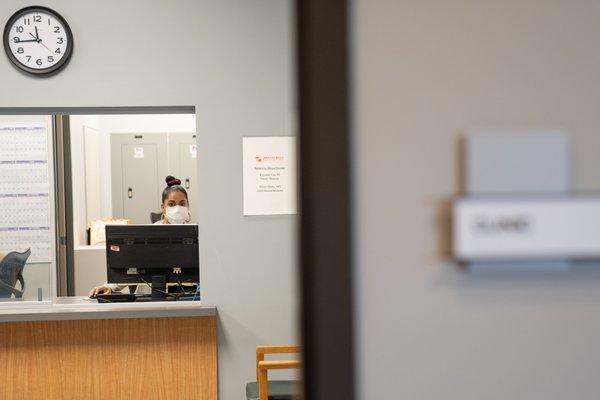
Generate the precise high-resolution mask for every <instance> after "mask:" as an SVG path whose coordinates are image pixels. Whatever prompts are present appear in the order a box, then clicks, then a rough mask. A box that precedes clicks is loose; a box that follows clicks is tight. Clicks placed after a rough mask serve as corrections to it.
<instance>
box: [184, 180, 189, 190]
mask: <svg viewBox="0 0 600 400" xmlns="http://www.w3.org/2000/svg"><path fill="white" fill-rule="evenodd" d="M185 188H186V189H189V188H190V178H185Z"/></svg>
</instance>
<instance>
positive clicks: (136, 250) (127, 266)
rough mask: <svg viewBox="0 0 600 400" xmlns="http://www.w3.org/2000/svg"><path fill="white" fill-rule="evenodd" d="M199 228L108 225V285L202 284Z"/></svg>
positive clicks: (194, 226)
mask: <svg viewBox="0 0 600 400" xmlns="http://www.w3.org/2000/svg"><path fill="white" fill-rule="evenodd" d="M198 259H199V254H198V225H191V224H185V225H166V224H162V225H106V264H107V271H106V272H107V278H108V279H107V281H108V283H132V284H134V283H135V284H140V283H143V282H144V281H148V282H149V281H151V279H152V275H165V276H166V278H167V283H179V282H188V283H190V282H198V281H199V280H200V277H199V275H200V269H199V260H198Z"/></svg>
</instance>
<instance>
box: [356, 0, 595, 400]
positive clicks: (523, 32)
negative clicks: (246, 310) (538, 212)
mask: <svg viewBox="0 0 600 400" xmlns="http://www.w3.org/2000/svg"><path fill="white" fill-rule="evenodd" d="M353 3H354V4H353V6H354V17H353V23H354V29H355V30H354V40H355V42H354V55H353V56H354V60H355V61H356V64H355V65H354V71H353V73H354V81H353V82H354V91H355V92H354V93H355V96H356V97H355V100H354V111H355V114H354V115H355V121H354V123H355V136H354V143H353V146H354V159H353V166H354V173H355V179H354V182H355V188H354V190H355V201H356V203H355V207H356V208H355V214H354V215H355V217H356V218H357V219H356V223H357V226H356V240H357V246H356V257H357V271H356V272H357V276H356V288H357V291H358V295H359V297H358V299H357V307H358V319H357V327H358V337H357V345H358V355H359V360H358V361H359V362H358V363H357V365H358V366H359V367H358V374H359V385H360V389H359V390H360V398H362V399H365V400H367V399H383V398H398V399H420V400H428V399H436V400H438V399H487V400H493V399H529V400H535V399H544V400H549V399H567V398H573V399H592V398H596V397H597V396H598V392H599V391H600V381H599V380H598V379H597V375H598V374H597V368H598V364H599V363H600V346H598V343H597V340H598V334H599V333H600V266H598V265H596V266H593V265H592V266H587V267H586V266H579V267H577V268H575V269H574V270H573V271H571V272H568V273H562V274H561V273H554V274H552V273H545V274H544V273H542V274H515V273H512V274H499V275H495V276H489V275H488V276H486V275H477V274H475V275H474V274H469V273H463V272H461V271H459V270H458V269H457V268H456V266H454V265H452V264H451V263H448V262H444V260H445V256H444V249H445V248H446V247H447V241H448V235H447V214H446V212H445V211H444V210H445V207H444V204H445V203H446V201H447V200H448V199H449V198H450V197H451V196H453V195H455V194H456V193H457V192H458V189H459V175H458V169H459V168H458V164H459V154H458V151H457V148H458V147H457V145H458V139H459V137H460V136H461V134H463V133H464V132H466V131H467V130H471V129H473V130H475V129H486V128H491V129H511V128H515V129H517V130H523V129H529V128H542V129H544V128H558V129H561V128H562V129H565V130H567V131H568V132H570V133H571V135H572V142H573V158H574V160H575V164H574V170H573V174H574V175H573V187H574V188H575V189H576V190H599V189H600V151H598V149H599V148H600V135H599V134H598V133H599V132H598V131H599V130H600V113H599V112H598V105H599V104H600V79H599V74H598V71H600V53H599V52H598V51H597V43H598V38H599V37H600V24H599V23H598V22H599V21H600V6H599V5H598V3H597V2H593V1H568V0H553V1H538V0H518V1H517V0H509V1H469V0H456V1H443V0H438V1H434V0H429V1H420V2H419V1H373V0H368V1H367V0H356V1H355V2H353ZM374 177H376V178H377V179H374ZM594 267H597V268H594Z"/></svg>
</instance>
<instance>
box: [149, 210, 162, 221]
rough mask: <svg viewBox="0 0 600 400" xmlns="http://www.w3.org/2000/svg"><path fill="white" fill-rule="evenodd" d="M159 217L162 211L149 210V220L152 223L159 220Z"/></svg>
mask: <svg viewBox="0 0 600 400" xmlns="http://www.w3.org/2000/svg"><path fill="white" fill-rule="evenodd" d="M161 218H162V213H155V212H152V211H150V221H152V223H155V222H157V221H160V219H161Z"/></svg>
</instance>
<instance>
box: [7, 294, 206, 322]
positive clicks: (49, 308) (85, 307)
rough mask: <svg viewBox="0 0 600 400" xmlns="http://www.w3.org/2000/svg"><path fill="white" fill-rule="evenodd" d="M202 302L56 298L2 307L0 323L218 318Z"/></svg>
mask: <svg viewBox="0 0 600 400" xmlns="http://www.w3.org/2000/svg"><path fill="white" fill-rule="evenodd" d="M216 313H217V308H216V307H215V306H207V305H203V304H202V302H200V301H158V302H142V303H135V302H134V303H98V302H97V301H96V300H91V299H89V298H87V297H57V298H56V299H54V301H53V302H52V303H51V304H48V303H45V304H34V302H27V304H20V305H17V304H15V303H12V304H6V305H1V304H0V322H11V321H61V320H62V321H64V320H81V319H117V318H160V317H202V316H215V315H216Z"/></svg>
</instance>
